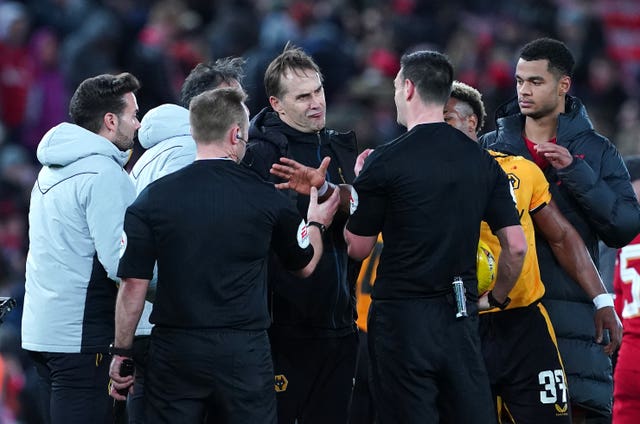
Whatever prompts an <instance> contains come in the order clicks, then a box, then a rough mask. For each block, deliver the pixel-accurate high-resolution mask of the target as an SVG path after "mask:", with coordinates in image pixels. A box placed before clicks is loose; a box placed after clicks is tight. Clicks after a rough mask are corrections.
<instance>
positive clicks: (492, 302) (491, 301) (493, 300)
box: [487, 290, 511, 311]
mask: <svg viewBox="0 0 640 424" xmlns="http://www.w3.org/2000/svg"><path fill="white" fill-rule="evenodd" d="M487 300H488V301H489V306H492V307H494V308H498V309H500V310H501V311H504V310H505V309H506V307H507V306H509V303H511V298H510V297H509V296H507V298H506V299H505V300H504V302H502V303H500V302H498V301H497V300H496V298H495V297H493V290H489V293H487Z"/></svg>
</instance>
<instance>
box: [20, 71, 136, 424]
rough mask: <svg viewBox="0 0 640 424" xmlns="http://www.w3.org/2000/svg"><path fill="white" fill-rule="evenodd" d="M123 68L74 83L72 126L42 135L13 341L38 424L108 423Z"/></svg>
mask: <svg viewBox="0 0 640 424" xmlns="http://www.w3.org/2000/svg"><path fill="white" fill-rule="evenodd" d="M139 87H140V84H139V82H138V80H137V79H136V78H135V77H134V76H133V75H131V74H129V73H123V74H120V75H99V76H96V77H93V78H89V79H87V80H85V81H83V82H82V83H81V84H80V86H79V87H78V89H77V90H76V92H75V93H74V95H73V97H72V99H71V104H70V106H69V114H70V116H71V120H72V122H73V124H69V123H62V124H60V125H58V126H56V127H54V128H52V129H51V130H49V132H47V134H45V136H44V137H43V139H42V141H41V142H40V144H39V146H38V151H37V157H38V160H39V161H40V163H42V165H43V168H42V170H41V171H40V173H39V175H38V179H37V181H36V183H35V185H34V187H33V190H32V193H31V204H30V210H29V240H30V242H29V254H28V256H27V265H26V294H25V300H24V312H23V317H22V347H23V348H24V349H25V350H27V351H28V352H29V354H30V356H31V358H32V359H33V360H34V362H35V367H36V370H37V373H38V376H39V378H40V380H41V382H40V383H41V384H40V387H42V391H41V393H40V396H41V397H42V399H41V405H42V406H43V415H44V416H43V417H42V422H43V423H92V424H97V423H112V422H113V416H112V402H111V399H110V397H109V395H108V392H107V385H108V381H109V374H108V372H109V357H108V355H107V353H108V347H109V343H110V342H111V341H112V340H113V335H114V313H115V299H116V294H117V290H118V288H117V282H118V278H117V276H116V272H117V267H118V260H119V257H120V246H121V244H122V242H123V241H122V240H121V235H122V226H123V221H124V211H125V210H126V208H127V206H128V205H129V204H130V203H131V202H133V200H134V199H135V189H134V187H133V184H131V180H130V179H129V178H128V176H127V173H126V172H125V171H124V169H123V166H124V165H125V164H126V162H127V160H128V158H129V150H130V149H131V147H133V138H134V135H135V132H136V131H137V129H138V128H139V127H140V122H138V118H137V112H138V105H137V102H136V97H135V94H134V93H135V91H137V90H138V88H139Z"/></svg>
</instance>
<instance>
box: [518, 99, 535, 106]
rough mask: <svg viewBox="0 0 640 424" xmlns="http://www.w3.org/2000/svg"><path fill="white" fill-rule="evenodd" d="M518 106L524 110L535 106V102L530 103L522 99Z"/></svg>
mask: <svg viewBox="0 0 640 424" xmlns="http://www.w3.org/2000/svg"><path fill="white" fill-rule="evenodd" d="M518 105H519V106H520V107H522V108H528V107H531V106H533V102H532V101H530V100H523V99H520V100H518Z"/></svg>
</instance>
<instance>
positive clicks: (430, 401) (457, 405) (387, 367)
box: [368, 296, 496, 424]
mask: <svg viewBox="0 0 640 424" xmlns="http://www.w3.org/2000/svg"><path fill="white" fill-rule="evenodd" d="M467 309H468V310H469V317H467V318H461V319H456V317H455V308H454V306H453V302H452V299H451V298H450V297H446V296H441V297H437V298H428V299H422V298H421V299H408V300H388V301H381V300H374V301H373V302H372V304H371V309H370V311H369V322H368V329H369V355H370V359H371V377H372V378H371V381H372V387H373V397H374V403H375V408H376V411H377V413H378V423H380V424H397V423H403V424H414V423H415V424H418V423H419V424H425V423H440V422H442V423H455V424H468V423H473V424H489V423H495V422H496V414H495V407H494V405H493V402H492V398H491V388H490V386H489V377H488V375H487V371H486V369H485V366H484V362H483V360H482V352H481V349H480V337H479V334H478V315H477V307H476V306H475V305H472V304H468V305H467Z"/></svg>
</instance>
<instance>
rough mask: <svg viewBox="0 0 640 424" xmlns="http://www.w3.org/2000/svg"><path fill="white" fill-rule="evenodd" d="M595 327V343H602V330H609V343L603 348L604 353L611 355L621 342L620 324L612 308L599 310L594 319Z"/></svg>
mask: <svg viewBox="0 0 640 424" xmlns="http://www.w3.org/2000/svg"><path fill="white" fill-rule="evenodd" d="M594 321H595V325H596V343H602V333H603V330H604V329H607V330H609V337H610V339H611V340H610V341H609V343H608V344H607V345H605V346H604V347H603V349H604V353H606V354H607V355H611V354H613V352H615V351H616V350H617V349H618V348H619V347H620V343H621V342H622V323H621V322H620V318H618V314H616V311H615V310H614V309H613V307H611V306H609V307H605V308H600V309H598V310H597V311H596V314H595V317H594Z"/></svg>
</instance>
